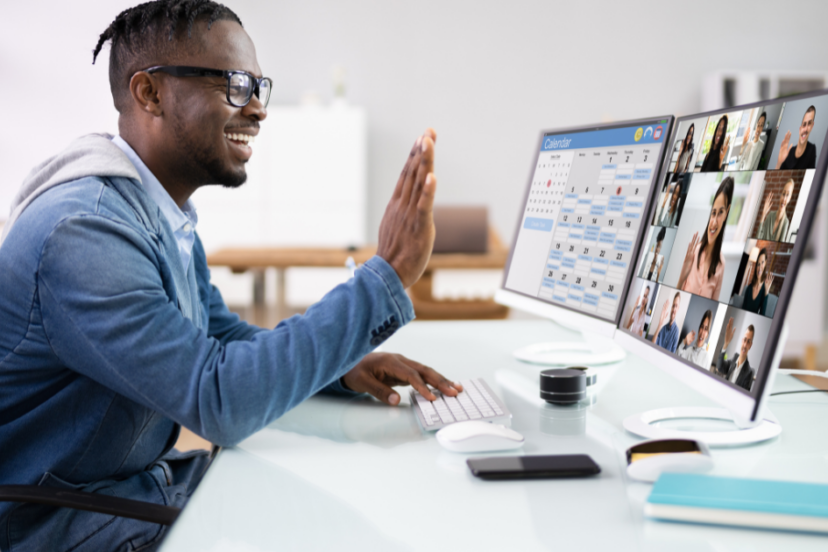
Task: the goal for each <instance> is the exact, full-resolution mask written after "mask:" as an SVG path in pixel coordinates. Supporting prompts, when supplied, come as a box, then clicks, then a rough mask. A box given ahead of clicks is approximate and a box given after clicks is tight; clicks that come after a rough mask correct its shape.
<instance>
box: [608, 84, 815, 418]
mask: <svg viewBox="0 0 828 552" xmlns="http://www.w3.org/2000/svg"><path fill="white" fill-rule="evenodd" d="M826 136H828V93H826V92H825V91H822V92H819V93H815V94H807V95H802V96H797V97H790V98H785V99H784V100H772V101H766V102H762V103H758V104H753V105H748V106H740V107H733V108H730V109H727V110H720V111H716V112H711V113H703V114H699V115H692V116H687V117H682V118H680V119H679V120H678V121H677V122H676V130H675V132H674V135H673V136H672V137H671V140H670V144H669V147H670V151H669V155H668V159H667V161H666V163H665V166H664V168H663V171H662V173H661V174H662V175H663V176H661V181H660V182H659V185H658V188H659V189H658V195H657V197H656V198H655V201H654V202H653V204H652V208H651V210H650V213H649V215H648V219H647V221H646V224H645V227H646V240H645V242H644V243H643V245H642V248H641V250H640V253H639V255H638V258H637V259H635V261H633V262H634V265H635V266H634V270H635V279H634V280H633V283H632V285H631V288H630V290H629V293H628V295H627V299H626V304H625V305H624V308H623V312H622V316H621V322H620V330H621V331H620V332H619V335H618V338H619V340H620V341H621V342H622V343H623V344H624V346H625V347H627V348H629V349H631V350H632V351H634V352H637V353H638V354H641V355H642V356H644V357H645V358H649V359H651V360H653V361H657V362H654V363H656V364H657V365H658V366H659V367H661V368H663V369H665V370H667V371H668V372H671V373H673V375H675V376H677V377H679V378H680V379H682V380H683V381H685V382H686V383H687V384H689V385H691V386H692V387H694V388H695V389H697V390H698V391H700V392H702V393H704V394H705V395H707V396H708V397H710V398H712V399H714V400H715V401H717V402H719V403H720V404H722V405H723V406H725V407H727V408H728V409H729V410H731V411H732V412H733V413H734V414H736V415H738V416H739V417H740V418H742V419H744V420H750V421H754V422H755V421H757V418H758V416H759V413H760V407H761V403H762V400H763V398H764V396H765V395H766V391H767V389H766V388H767V386H768V384H769V381H770V379H769V378H770V376H771V374H772V373H771V368H772V365H773V364H774V358H775V357H778V355H779V354H781V348H782V347H783V346H784V345H783V343H780V337H781V336H782V335H783V333H782V323H783V318H784V315H785V310H786V308H787V304H788V300H789V298H790V296H791V292H792V290H793V281H794V279H795V277H796V273H797V270H798V267H799V263H800V261H801V259H802V257H803V255H804V252H805V243H804V242H805V240H806V239H807V236H808V233H809V230H810V227H811V224H812V221H813V217H814V214H815V211H816V205H817V202H818V200H819V197H820V193H821V189H822V185H823V181H824V179H825V174H826V165H827V164H828V160H826V151H827V150H826V148H827V147H828V146H826V144H825V139H826Z"/></svg>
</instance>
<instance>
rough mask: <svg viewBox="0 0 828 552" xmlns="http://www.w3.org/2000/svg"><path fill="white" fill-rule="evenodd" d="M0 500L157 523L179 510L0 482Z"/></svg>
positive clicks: (170, 518)
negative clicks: (0, 483)
mask: <svg viewBox="0 0 828 552" xmlns="http://www.w3.org/2000/svg"><path fill="white" fill-rule="evenodd" d="M0 502H24V503H30V504H45V505H47V506H59V507H61V508H74V509H75V510H86V511H87V512H97V513H99V514H109V515H111V516H118V517H125V518H129V519H137V520H140V521H148V522H150V523H158V524H160V525H172V523H173V522H174V521H175V520H176V518H177V517H178V514H179V513H181V508H176V507H174V506H162V505H160V504H153V503H151V502H141V501H140V500H132V499H130V498H120V497H117V496H108V495H103V494H97V493H85V492H82V491H73V490H66V489H55V488H52V487H40V486H38V485H0Z"/></svg>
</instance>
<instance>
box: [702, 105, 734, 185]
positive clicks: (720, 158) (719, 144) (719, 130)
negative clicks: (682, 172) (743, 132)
mask: <svg viewBox="0 0 828 552" xmlns="http://www.w3.org/2000/svg"><path fill="white" fill-rule="evenodd" d="M725 134H727V115H722V117H721V119H719V122H717V123H716V131H715V132H714V133H713V139H712V140H711V142H710V151H708V152H707V156H706V157H705V158H704V162H703V163H702V166H701V172H719V171H720V170H721V166H722V165H723V164H724V161H725V154H727V148H728V147H730V137H729V136H728V137H727V140H725Z"/></svg>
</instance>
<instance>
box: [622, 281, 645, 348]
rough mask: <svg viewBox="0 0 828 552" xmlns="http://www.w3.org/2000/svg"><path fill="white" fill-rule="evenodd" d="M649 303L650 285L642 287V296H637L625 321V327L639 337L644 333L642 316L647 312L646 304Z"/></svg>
mask: <svg viewBox="0 0 828 552" xmlns="http://www.w3.org/2000/svg"><path fill="white" fill-rule="evenodd" d="M649 304H650V286H649V285H648V286H646V287H645V288H644V297H643V298H642V297H638V298H637V299H636V300H635V306H634V307H633V309H632V312H631V313H630V319H629V321H628V322H627V329H628V330H630V332H632V333H634V334H635V335H637V336H639V337H641V336H643V335H644V318H645V316H646V314H647V305H649Z"/></svg>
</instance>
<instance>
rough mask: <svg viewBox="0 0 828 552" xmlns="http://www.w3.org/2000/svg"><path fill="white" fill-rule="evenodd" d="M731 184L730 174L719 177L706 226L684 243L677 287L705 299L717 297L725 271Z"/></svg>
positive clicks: (731, 195) (731, 200)
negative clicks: (726, 226)
mask: <svg viewBox="0 0 828 552" xmlns="http://www.w3.org/2000/svg"><path fill="white" fill-rule="evenodd" d="M734 185H735V184H734V180H733V178H732V177H730V176H728V177H725V178H724V179H722V183H721V184H720V185H719V188H718V189H717V190H716V194H715V195H714V196H713V207H712V208H711V209H710V217H709V218H708V221H707V227H706V228H705V230H704V232H703V233H702V236H701V238H699V233H698V232H696V233H694V234H693V237H692V239H691V240H690V243H689V244H688V245H687V252H686V254H685V256H684V262H683V264H682V267H681V273H680V275H679V279H678V285H677V286H676V287H678V288H679V289H680V290H682V291H688V292H690V293H693V294H695V295H701V296H702V297H707V298H708V299H718V297H719V293H720V292H721V289H722V279H723V278H724V271H725V259H724V256H723V255H722V242H723V241H724V227H725V223H726V222H727V216H728V214H729V213H730V206H731V204H732V203H733V188H734Z"/></svg>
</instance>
